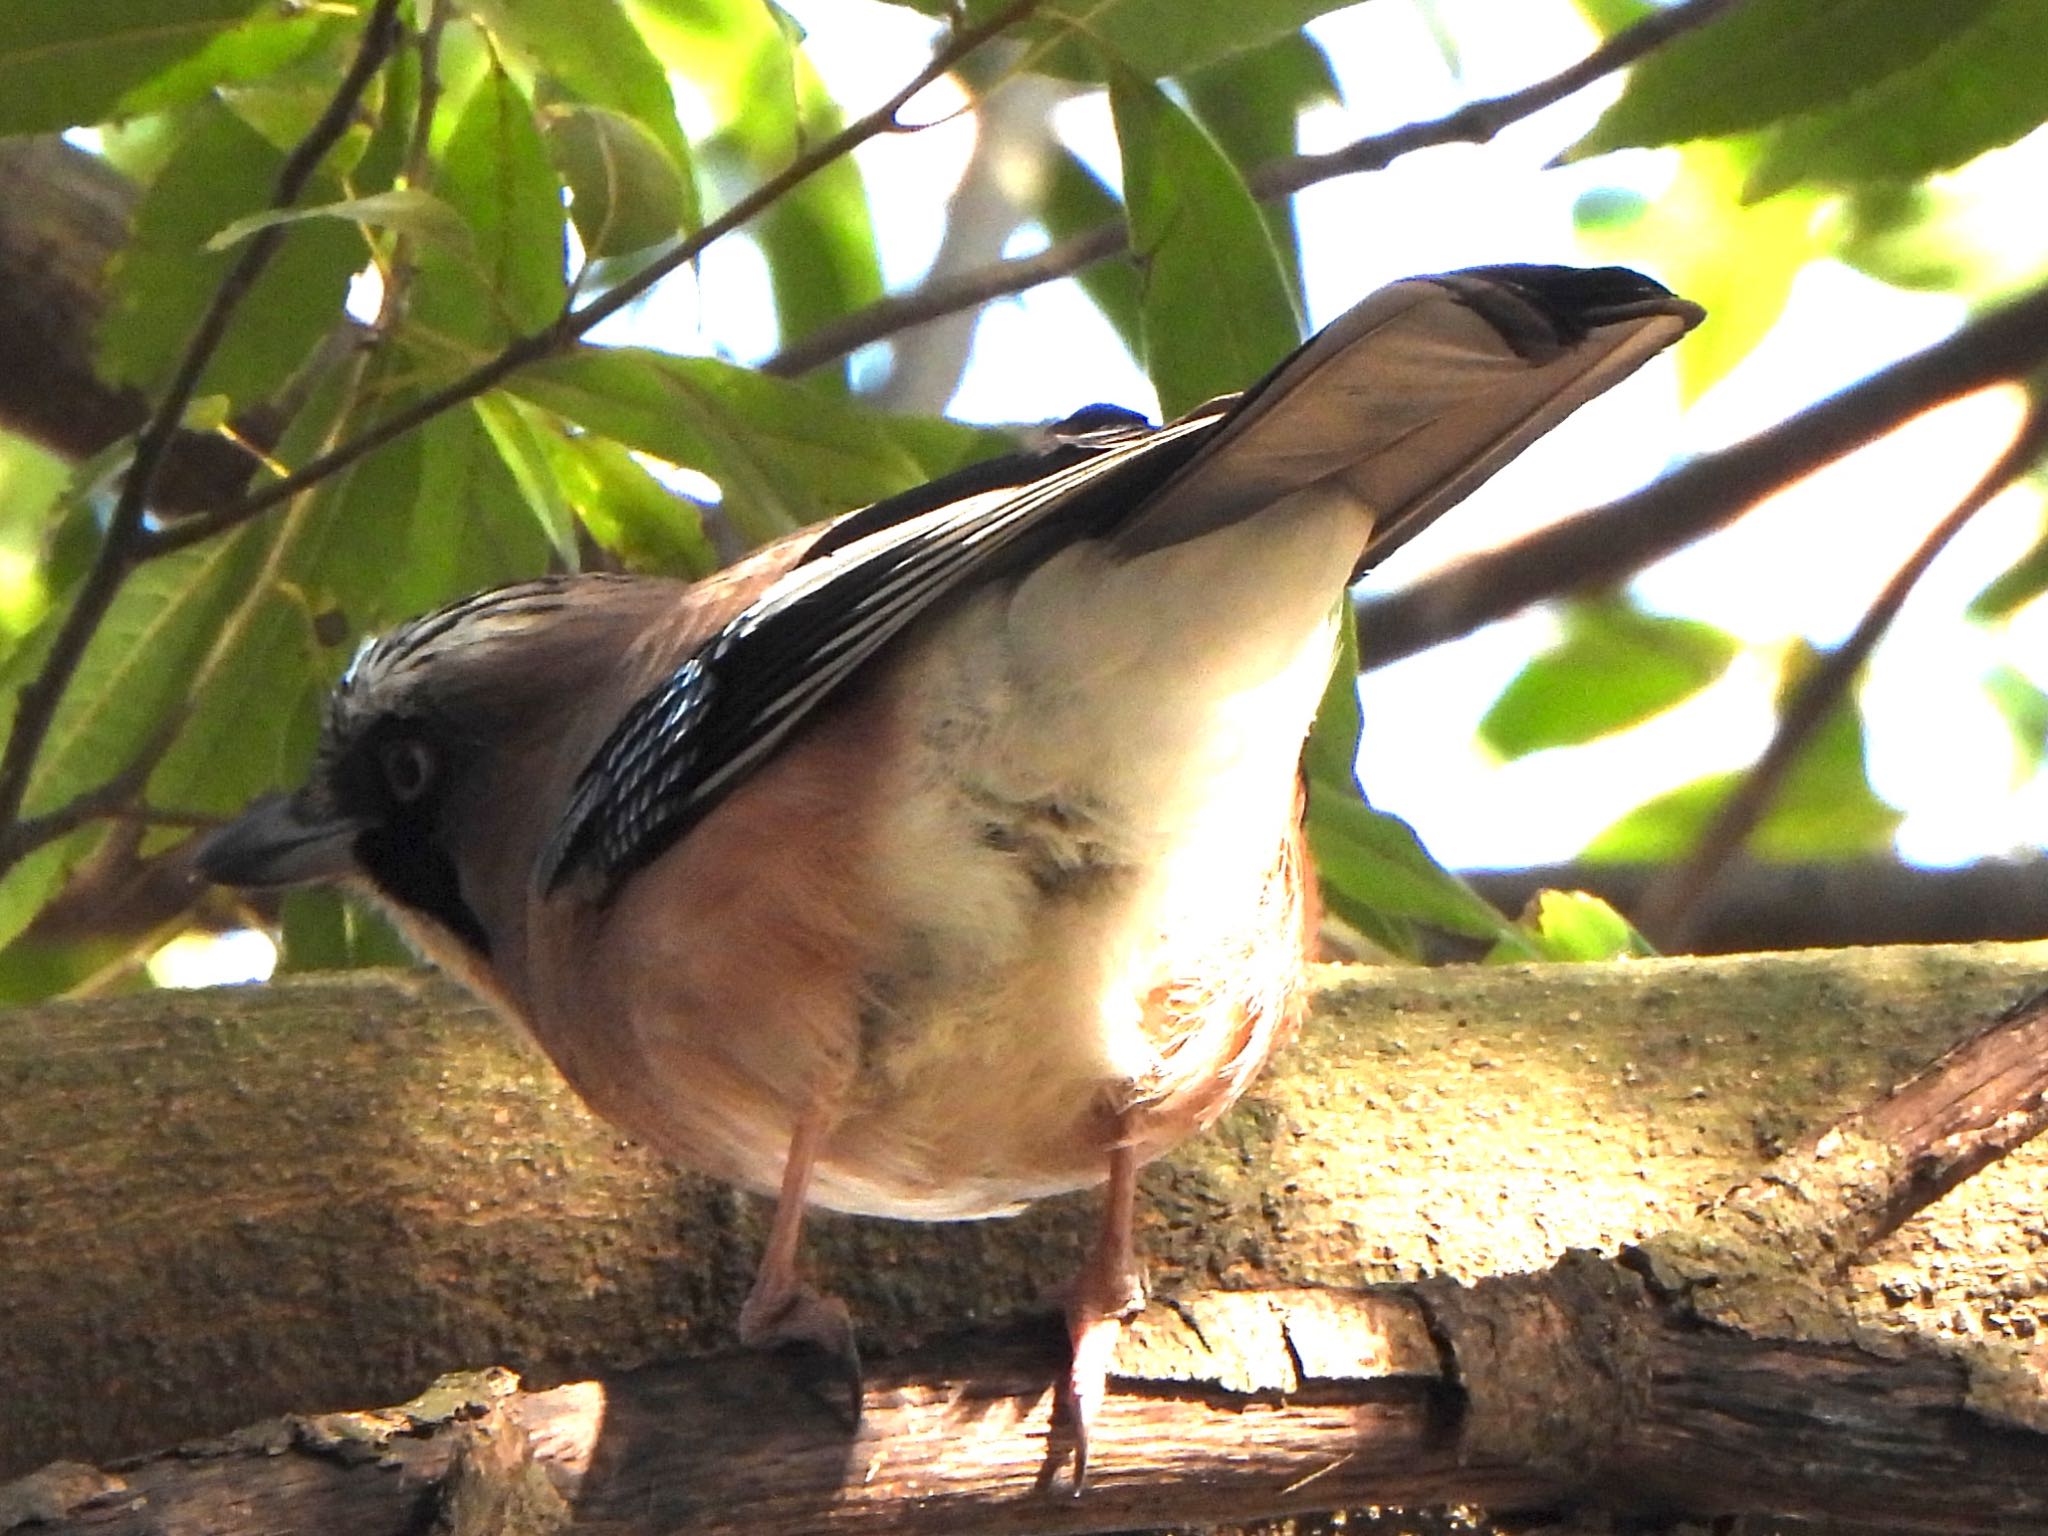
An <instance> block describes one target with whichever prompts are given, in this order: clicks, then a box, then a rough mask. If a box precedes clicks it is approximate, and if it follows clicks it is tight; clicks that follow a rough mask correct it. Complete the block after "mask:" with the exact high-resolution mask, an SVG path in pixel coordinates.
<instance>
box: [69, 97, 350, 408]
mask: <svg viewBox="0 0 2048 1536" xmlns="http://www.w3.org/2000/svg"><path fill="white" fill-rule="evenodd" d="M282 160H283V157H282V156H281V155H280V154H279V153H278V151H277V150H276V149H275V148H273V147H272V146H271V145H270V144H269V143H268V142H266V141H265V140H264V139H263V138H262V137H261V136H260V135H258V134H257V133H255V132H254V131H252V130H251V129H250V128H249V127H248V125H247V124H245V123H243V122H242V121H241V120H240V119H239V118H237V117H236V116H235V115H234V114H233V113H232V112H230V111H228V110H227V109H226V108H225V107H223V106H221V105H220V104H218V103H217V102H209V103H206V104H205V105H202V106H199V107H195V108H192V109H191V110H190V112H189V113H188V115H187V118H186V128H185V132H184V133H183V135H182V136H181V137H180V139H179V141H178V146H177V148H176V150H175V151H174V152H173V153H172V155H171V158H170V160H169V162H168V163H167V164H166V165H165V166H164V169H163V172H162V174H161V175H159V176H158V177H157V179H156V180H155V182H154V183H152V184H151V186H150V188H149V190H148V191H147V192H146V193H145V194H144V195H143V198H142V201H141V203H140V205H139V206H138V207H137V209H136V213H135V226H134V234H133V236H132V238H131V239H130V241H129V243H128V245H127V246H126V248H125V249H124V250H123V251H122V253H121V254H120V255H119V256H118V257H116V258H115V261H114V265H113V267H112V269H111V289H112V292H111V295H110V302H109V304H108V307H107V313H106V315H105V316H104V317H103V318H102V320H101V323H100V354H101V358H102V361H103V363H104V365H105V367H106V369H107V372H108V374H109V376H110V377H112V378H113V379H115V380H117V381H119V382H121V383H129V384H136V385H139V386H140V387H141V388H143V389H144V390H145V391H154V390H156V389H158V388H160V387H161V386H162V384H163V382H164V380H165V379H166V378H168V376H169V374H170V371H171V369H172V367H173V366H174V365H175V363H176V361H177V359H178V358H179V357H180V356H181V355H182V354H183V352H184V350H185V347H186V344H187V342H188V339H189V338H190V336H191V334H192V331H193V328H194V327H195V326H196V325H197V323H198V321H199V318H200V316H201V315H202V314H203V313H204V312H205V310H206V308H207V306H208V305H209V304H210V303H211V302H212V300H213V294H214V290H215V289H216V288H217V287H218V286H219V283H220V280H221V277H222V276H223V274H225V273H226V271H227V269H228V267H229V266H230V265H231V264H232V263H233V261H234V260H235V257H234V256H233V255H232V254H230V253H226V252H222V251H218V250H212V249H209V247H208V242H209V240H210V239H211V238H212V237H213V236H214V235H215V234H216V233H218V232H219V231H220V230H221V229H223V228H224V227H226V226H227V225H229V224H231V223H233V222H234V221H235V220H237V219H239V218H244V217H247V216H249V215H250V214H253V213H255V212H256V211H257V210H259V209H262V208H265V207H267V206H268V205H269V202H270V197H271V188H272V185H273V184H274V183H275V181H276V179H277V173H278V168H279V166H280V165H281V163H282ZM309 191H310V192H311V194H312V195H313V196H314V197H316V198H317V197H334V196H336V195H337V194H338V192H339V187H338V186H337V185H336V184H335V183H334V182H333V181H332V180H331V179H330V178H329V177H328V176H326V175H325V174H324V173H322V174H318V175H316V176H315V177H314V180H313V183H312V185H311V187H310V188H309ZM363 259H364V250H363V242H362V237H361V236H360V235H359V234H358V233H356V231H354V230H353V229H350V228H347V227H345V226H343V225H341V224H337V223H334V222H332V221H316V222H314V223H311V224H308V225H307V226H305V227H304V228H302V229H297V230H294V231H293V232H292V234H291V236H290V238H288V239H287V240H286V241H285V242H284V244H283V246H282V247H281V248H280V249H279V251H278V253H277V255H276V257H275V258H274V259H273V260H272V261H271V262H270V264H269V266H267V267H266V268H265V269H264V271H263V274H262V275H261V276H260V277H258V278H257V280H256V283H255V286H254V287H253V288H252V289H251V290H250V292H249V294H248V296H247V297H246V298H245V299H244V300H243V302H242V305H241V307H240V309H239V310H237V312H236V316H235V320H234V323H233V324H232V325H230V327H229V329H228V333H227V336H226V338H225V339H224V340H223V341H222V343H221V346H220V348H219V350H218V351H217V352H216V353H215V354H214V356H213V360H212V361H211V362H210V363H209V364H208V366H207V369H206V372H205V373H204V374H203V375H202V377H201V379H200V383H199V392H200V393H201V394H207V395H225V396H227V397H228V398H229V399H231V400H232V401H233V402H234V404H235V407H236V409H238V410H241V409H246V408H247V407H248V406H250V405H251V404H254V403H256V402H258V401H261V400H265V399H267V398H269V397H270V396H271V395H272V394H273V393H275V391H276V390H277V389H278V388H279V386H280V385H282V384H283V383H284V381H285V380H286V379H287V378H288V377H289V376H290V375H291V374H292V373H294V372H295V371H296V370H297V369H298V368H299V367H300V365H301V364H303V363H304V362H305V360H306V358H307V357H308V356H309V355H310V354H311V353H312V351H313V349H314V348H315V347H316V346H318V345H319V344H320V342H321V340H322V339H323V338H324V337H325V336H326V335H327V333H328V331H329V330H331V329H332V328H333V326H334V324H335V322H336V321H337V320H338V319H339V318H340V316H341V307H342V301H343V299H344V298H345V297H346V295H347V292H348V282H349V278H350V276H351V275H352V274H353V273H354V272H355V270H356V269H357V268H358V267H360V266H361V265H362V264H363Z"/></svg>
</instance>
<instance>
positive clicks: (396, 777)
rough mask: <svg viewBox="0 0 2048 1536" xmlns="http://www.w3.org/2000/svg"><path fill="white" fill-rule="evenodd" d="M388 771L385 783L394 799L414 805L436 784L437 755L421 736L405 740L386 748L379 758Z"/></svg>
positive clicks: (400, 738) (392, 743) (393, 742)
mask: <svg viewBox="0 0 2048 1536" xmlns="http://www.w3.org/2000/svg"><path fill="white" fill-rule="evenodd" d="M378 761H379V763H380V764H381V765H382V767H383V769H384V783H385V785H386V787H387V788H389V789H390V791H391V798H392V799H394V800H396V801H397V802H398V803H399V804H400V805H410V804H412V802H413V801H415V800H417V799H419V798H420V796H422V795H424V794H425V793H426V792H427V789H428V787H429V786H430V785H431V784H432V783H433V782H434V753H433V749H432V748H430V747H429V746H428V745H427V744H426V743H425V742H423V741H421V740H420V739H419V738H418V737H417V736H401V737H399V738H398V739H397V740H395V741H389V742H386V743H385V744H384V748H383V750H382V752H380V753H379V754H378Z"/></svg>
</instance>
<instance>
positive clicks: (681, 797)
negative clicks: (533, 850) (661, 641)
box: [537, 414, 1220, 890]
mask: <svg viewBox="0 0 2048 1536" xmlns="http://www.w3.org/2000/svg"><path fill="white" fill-rule="evenodd" d="M1219 419H1220V417H1218V416H1216V415H1213V414H1212V415H1208V416H1196V417H1191V418H1189V419H1187V420H1184V421H1180V422H1176V423H1174V424H1173V425H1172V426H1170V427H1165V428H1161V429H1156V430H1155V429H1152V428H1149V427H1148V428H1146V429H1145V431H1144V432H1143V433H1142V434H1138V433H1122V434H1119V441H1118V442H1116V443H1115V444H1114V445H1111V446H1107V447H1100V446H1097V447H1094V448H1092V449H1091V450H1090V451H1086V452H1083V453H1079V454H1071V455H1068V454H1063V455H1061V457H1062V458H1064V459H1065V460H1066V462H1065V463H1064V465H1063V467H1060V468H1056V469H1054V470H1053V471H1052V472H1050V473H1047V474H1043V475H1042V476H1041V478H1038V479H1036V480H1034V481H1031V482H1029V483H1027V484H1023V485H1018V484H1015V483H1012V482H1009V481H1008V480H1007V479H1006V478H1005V479H1003V480H1001V481H1000V482H999V483H997V484H996V485H994V486H992V487H989V488H986V489H975V490H969V491H967V492H966V493H965V494H962V495H957V496H947V497H945V498H943V499H941V498H938V497H934V496H933V495H931V489H932V488H931V487H929V486H926V487H920V488H919V489H917V490H915V491H911V492H908V493H906V494H905V495H904V496H903V497H900V498H896V499H894V500H891V501H888V502H881V503H877V504H876V505H875V506H873V507H870V508H866V509H864V510H863V511H861V512H857V513H853V514H851V518H850V519H847V520H842V522H843V521H848V520H852V519H859V520H860V521H861V522H862V523H863V524H865V531H864V532H863V533H862V534H861V536H859V537H856V538H852V539H843V538H840V537H838V534H839V531H840V528H841V526H842V525H841V524H834V525H833V527H832V528H830V529H828V530H827V531H826V532H825V533H824V534H823V535H821V536H820V538H819V542H818V544H817V545H814V546H813V550H812V552H811V553H809V554H807V555H806V557H805V559H804V561H803V562H802V563H801V564H799V565H798V566H796V567H795V569H793V570H791V571H790V572H789V573H788V574H787V575H785V576H784V577H783V578H782V579H781V580H779V581H777V582H776V583H775V584H774V585H773V586H771V587H770V588H769V589H768V590H767V591H766V592H764V593H763V594H762V595H761V596H760V597H759V598H758V599H756V600H755V601H754V603H753V604H751V605H750V606H749V607H748V608H747V609H746V610H745V611H744V612H742V613H741V614H740V615H739V616H738V617H737V618H735V619H734V620H732V622H730V623H729V624H727V625H726V626H725V627H724V628H723V629H722V630H720V631H719V632H718V633H717V634H716V635H714V636H712V637H711V638H710V639H709V640H708V641H707V642H705V644H703V645H702V646H700V647H698V649H697V650H696V651H695V652H694V653H693V654H691V655H690V656H689V657H687V658H686V659H685V660H684V661H683V663H682V665H681V666H679V667H678V668H677V669H676V670H675V671H674V672H673V673H671V674H670V675H669V677H668V678H667V679H666V680H664V681H663V682H662V683H660V684H658V685H657V686H656V687H654V688H653V689H651V690H649V691H648V692H647V693H645V694H643V695H642V696H641V697H640V698H639V699H638V700H636V701H635V702H634V704H633V705H632V707H631V708H629V709H628V710H627V711H626V714H625V716H624V717H623V718H622V719H621V720H620V721H619V724H618V726H617V727H616V728H615V729H614V730H613V732H612V734H611V736H610V737H609V738H608V739H607V740H606V742H605V743H604V745H603V746H602V747H600V748H599V749H598V752H597V755H596V756H595V757H593V758H592V759H591V761H590V764H589V766H588V767H586V768H585V769H584V771H583V774H582V776H581V777H580V778H579V779H578V780H577V783H576V788H575V790H574V792H573V793H572V795H571V796H570V802H569V807H568V809H567V811H566V812H564V814H563V817H562V821H561V824H560V825H559V826H558V827H557V828H556V831H555V835H554V837H553V839H552V840H551V841H550V842H549V844H548V846H547V848H546V849H545V850H543V852H542V855H541V859H540V863H539V866H538V870H537V878H538V880H539V882H540V884H541V887H542V889H543V890H550V889H553V888H554V887H555V886H556V885H558V884H560V883H561V882H562V881H563V880H565V879H567V878H568V877H569V876H570V875H572V874H574V873H576V872H577V871H578V870H579V869H582V868H585V867H589V868H591V869H594V870H595V871H597V873H598V874H599V875H600V876H601V877H602V878H603V879H604V880H605V881H607V882H610V881H613V880H616V879H617V878H618V877H620V876H622V875H624V874H626V873H628V872H629V871H631V870H633V869H635V868H637V867H639V866H640V865H642V864H644V863H646V862H647V861H648V860H650V859H652V858H654V857H655V856H656V855H657V854H659V853H660V852H661V851H662V849H664V848H666V847H668V846H669V845H670V844H671V843H673V842H674V841H675V840H676V839H677V838H679V837H681V836H682V835H683V833H685V832H686V831H688V830H689V828H690V827H691V826H693V825H695V823H696V822H697V821H698V820H700V819H701V818H702V817H703V816H704V815H705V814H706V813H707V812H709V811H710V809H711V808H712V807H713V806H714V805H716V804H717V803H718V801H719V800H720V799H721V798H722V797H723V796H724V795H725V793H726V792H727V791H728V790H729V789H730V788H731V787H732V786H733V785H734V784H735V783H737V782H738V781H739V779H740V777H741V776H742V775H744V774H745V773H747V772H748V771H749V770H751V769H752V768H754V767H755V766H757V765H758V764H759V763H761V762H762V761H763V760H764V759H766V758H767V757H768V755H769V754H770V753H772V752H773V751H774V750H775V749H776V747H778V746H779V745H781V743H782V741H783V740H784V739H785V738H786V737H787V736H788V734H789V732H790V731H791V730H792V729H794V728H795V726H796V725H797V724H798V723H799V722H800V721H802V720H803V719H804V718H805V717H806V716H808V715H809V714H810V712H811V711H812V710H813V709H815V708H816V707H817V705H818V704H819V703H820V702H821V701H823V700H824V699H825V698H826V697H828V696H829V695H830V694H831V693H832V692H833V691H834V690H836V689H837V688H838V687H839V686H840V684H842V683H844V682H845V681H846V680H847V678H848V677H850V676H852V675H853V673H854V672H855V671H856V670H857V669H858V668H859V667H860V666H861V665H862V664H863V663H864V662H866V661H867V660H868V659H869V658H870V657H872V656H873V655H874V654H875V652H877V651H878V650H880V649H881V648H882V647H883V646H884V645H886V644H887V643H888V642H889V641H890V640H891V639H893V638H894V637H895V636H896V635H898V634H900V633H901V632H902V631H903V629H904V627H905V626H906V625H908V624H909V623H911V622H912V621H913V620H914V619H916V618H917V617H919V616H920V615H921V614H923V613H925V612H926V611H927V610H929V609H930V607H931V605H932V604H933V603H934V602H936V601H938V600H939V599H940V598H942V597H944V596H945V595H947V594H948V593H951V592H957V591H960V590H962V589H963V588H964V587H966V586H967V585H969V584H970V583H972V582H973V581H975V580H976V579H977V578H985V577H987V576H989V575H991V574H993V573H995V572H997V571H999V570H1002V569H1014V568H1017V567H1019V566H1021V565H1026V564H1029V563H1030V561H1031V560H1032V559H1033V558H1035V557H1041V556H1043V555H1045V554H1049V553H1050V552H1051V551H1052V550H1054V549H1057V548H1059V547H1060V546H1062V545H1064V544H1067V543H1070V542H1072V541H1074V540H1077V539H1084V538H1090V537H1096V536H1099V535H1101V534H1102V533H1103V532H1105V531H1106V530H1107V529H1109V528H1111V527H1113V526H1115V524H1116V523H1117V521H1118V520H1120V519H1121V518H1122V517H1123V516H1124V515H1126V514H1127V513H1128V511H1129V509H1130V507H1131V506H1132V505H1134V504H1135V503H1137V502H1138V501H1141V500H1142V499H1143V498H1144V496H1145V495H1146V494H1148V493H1149V492H1150V491H1152V490H1153V489H1155V488H1157V487H1158V486H1159V485H1160V484H1162V483H1164V481H1165V480H1166V479H1167V477H1168V476H1169V475H1171V474H1172V473H1173V471H1174V470H1175V469H1176V468H1178V467H1179V466H1180V464H1181V462H1182V461H1183V460H1184V459H1186V457H1187V456H1188V455H1189V454H1190V453H1192V452H1193V451H1194V449H1195V447H1196V446H1197V445H1198V444H1199V442H1200V440H1201V438H1202V437H1203V436H1204V435H1205V434H1207V433H1208V432H1210V431H1212V430H1213V429H1214V427H1215V425H1216V422H1217V420H1219Z"/></svg>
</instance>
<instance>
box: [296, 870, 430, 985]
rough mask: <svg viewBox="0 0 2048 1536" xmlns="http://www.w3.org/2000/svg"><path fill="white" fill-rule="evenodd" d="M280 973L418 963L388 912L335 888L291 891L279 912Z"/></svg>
mask: <svg viewBox="0 0 2048 1536" xmlns="http://www.w3.org/2000/svg"><path fill="white" fill-rule="evenodd" d="M278 916H279V921H278V956H277V973H278V974H279V975H280V976H287V975H295V974H298V973H300V972H305V971H342V970H349V969H352V968H357V967H361V966H366V965H403V966H410V965H412V964H414V963H415V962H414V957H413V953H412V951H411V950H410V949H409V948H407V946H406V943H405V940H403V939H401V938H400V937H399V936H398V933H397V931H396V930H395V929H393V928H392V926H391V925H390V924H389V923H388V922H386V921H385V920H384V918H383V916H382V914H380V913H378V912H375V911H373V910H371V909H370V908H368V907H366V906H365V905H363V904H362V903H361V902H359V901H352V900H350V899H348V898H347V897H344V896H343V895H342V894H341V892H339V891H336V890H332V889H307V890H298V891H292V892H289V893H288V894H287V895H286V896H285V898H284V903H283V910H282V911H281V912H280V913H279V915H278Z"/></svg>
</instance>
